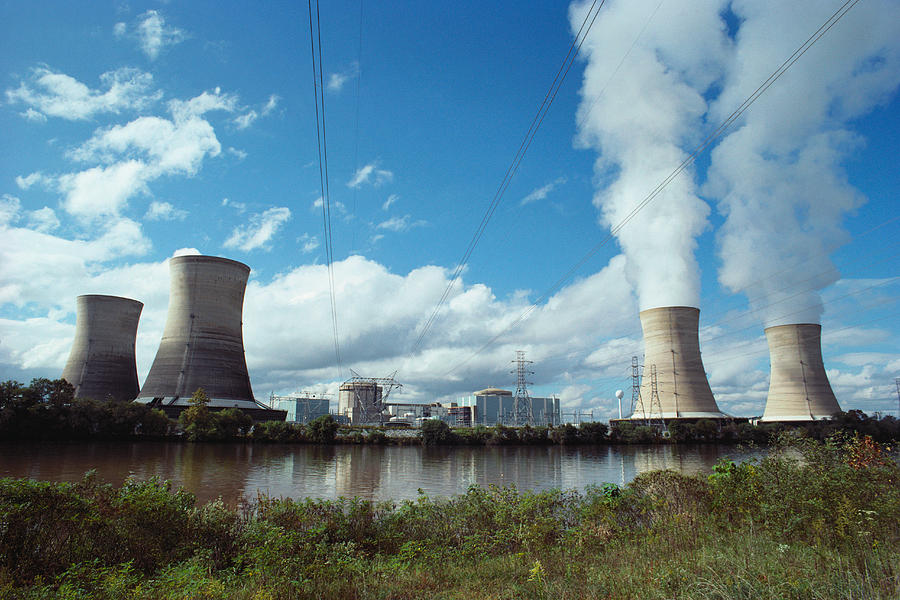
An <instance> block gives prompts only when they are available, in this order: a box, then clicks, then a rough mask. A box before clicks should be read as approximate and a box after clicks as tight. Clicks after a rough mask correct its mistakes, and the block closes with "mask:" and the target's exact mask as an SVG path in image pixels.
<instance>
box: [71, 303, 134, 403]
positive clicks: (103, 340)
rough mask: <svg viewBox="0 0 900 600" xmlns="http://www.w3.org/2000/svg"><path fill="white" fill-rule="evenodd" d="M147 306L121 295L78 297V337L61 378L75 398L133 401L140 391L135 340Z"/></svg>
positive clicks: (76, 335) (76, 327)
mask: <svg viewBox="0 0 900 600" xmlns="http://www.w3.org/2000/svg"><path fill="white" fill-rule="evenodd" d="M143 308H144V305H143V304H142V303H140V302H138V301H137V300H131V299H129V298H119V297H118V296H99V295H86V296H78V298H77V299H76V315H75V340H74V341H73V342H72V350H71V352H69V360H68V361H67V362H66V367H65V368H64V369H63V372H62V378H63V379H65V380H66V381H68V382H69V383H71V384H72V385H73V386H75V397H76V398H93V399H94V400H127V401H130V400H134V397H135V396H137V394H138V376H137V367H136V366H135V360H134V340H135V336H136V335H137V326H138V320H139V319H140V318H141V309H143Z"/></svg>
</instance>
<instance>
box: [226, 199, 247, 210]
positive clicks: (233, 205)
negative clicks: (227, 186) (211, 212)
mask: <svg viewBox="0 0 900 600" xmlns="http://www.w3.org/2000/svg"><path fill="white" fill-rule="evenodd" d="M222 206H230V207H231V208H233V209H234V210H236V211H237V212H238V214H243V213H244V212H245V211H246V210H247V205H246V204H244V203H243V202H235V201H234V200H231V199H229V198H222Z"/></svg>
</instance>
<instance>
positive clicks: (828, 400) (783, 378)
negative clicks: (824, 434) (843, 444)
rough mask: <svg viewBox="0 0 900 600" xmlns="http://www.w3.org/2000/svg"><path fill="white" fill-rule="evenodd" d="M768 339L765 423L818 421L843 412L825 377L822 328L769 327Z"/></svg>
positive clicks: (812, 326)
mask: <svg viewBox="0 0 900 600" xmlns="http://www.w3.org/2000/svg"><path fill="white" fill-rule="evenodd" d="M766 340H767V341H768V344H769V360H770V362H771V373H770V376H769V395H768V397H767V398H766V410H765V412H764V413H763V417H762V419H760V420H761V421H814V420H817V419H827V418H830V417H831V416H832V415H833V414H834V413H836V412H838V411H840V410H841V407H840V405H839V404H838V401H837V398H835V396H834V392H833V391H832V389H831V384H830V383H829V382H828V376H827V375H826V374H825V364H824V362H823V360H822V326H821V325H816V324H812V323H800V324H792V325H777V326H775V327H769V328H767V329H766Z"/></svg>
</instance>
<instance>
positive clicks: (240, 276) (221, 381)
mask: <svg viewBox="0 0 900 600" xmlns="http://www.w3.org/2000/svg"><path fill="white" fill-rule="evenodd" d="M169 271H170V273H171V277H172V279H171V286H170V292H169V314H168V317H167V318H166V328H165V330H164V331H163V337H162V341H161V342H160V344H159V350H158V351H157V352H156V358H155V359H154V361H153V366H151V367H150V373H149V374H148V375H147V379H146V381H144V386H143V387H142V388H141V392H140V394H139V395H138V402H142V403H145V404H146V403H150V402H153V401H154V400H156V402H154V404H160V405H163V406H167V405H168V406H184V405H186V404H187V400H188V399H189V398H190V397H191V395H192V394H193V393H194V392H195V391H197V388H203V390H204V391H205V392H206V395H207V396H209V398H210V400H211V401H210V404H209V406H210V407H212V408H216V407H233V406H236V407H239V408H246V409H258V408H260V405H258V404H257V403H256V402H255V401H254V400H253V392H252V390H251V389H250V376H249V375H248V374H247V363H246V361H245V360H244V339H243V335H242V333H241V310H242V309H243V304H244V288H245V287H246V285H247V278H248V277H249V275H250V267H248V266H247V265H245V264H242V263H239V262H236V261H233V260H228V259H227V258H217V257H214V256H176V257H174V258H171V259H169Z"/></svg>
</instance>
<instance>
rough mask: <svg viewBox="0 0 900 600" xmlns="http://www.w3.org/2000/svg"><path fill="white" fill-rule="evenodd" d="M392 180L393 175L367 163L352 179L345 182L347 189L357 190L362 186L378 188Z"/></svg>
mask: <svg viewBox="0 0 900 600" xmlns="http://www.w3.org/2000/svg"><path fill="white" fill-rule="evenodd" d="M393 180H394V174H393V173H392V172H391V171H387V170H385V169H379V168H378V163H374V162H373V163H369V164H367V165H365V166H364V167H360V168H359V169H358V170H357V171H356V173H355V174H354V175H353V178H352V179H351V180H350V181H348V182H347V187H351V188H359V187H361V186H362V185H363V184H368V185H373V186H375V187H378V186H380V185H383V184H385V183H390V182H391V181H393Z"/></svg>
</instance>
